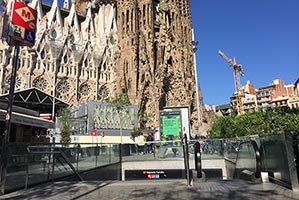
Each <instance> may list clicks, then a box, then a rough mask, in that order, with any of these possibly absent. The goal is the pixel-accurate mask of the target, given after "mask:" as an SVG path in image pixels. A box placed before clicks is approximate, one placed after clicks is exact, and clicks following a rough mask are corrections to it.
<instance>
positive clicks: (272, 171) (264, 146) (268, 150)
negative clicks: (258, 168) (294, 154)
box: [260, 135, 291, 186]
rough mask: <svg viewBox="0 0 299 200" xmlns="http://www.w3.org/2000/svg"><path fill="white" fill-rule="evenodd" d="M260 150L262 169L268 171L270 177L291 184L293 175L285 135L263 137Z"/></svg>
mask: <svg viewBox="0 0 299 200" xmlns="http://www.w3.org/2000/svg"><path fill="white" fill-rule="evenodd" d="M260 152H261V158H262V171H265V172H268V175H269V178H270V179H273V180H274V181H279V182H281V183H283V184H286V185H289V186H290V185H291V177H290V171H289V164H288V163H289V162H288V156H287V151H286V142H285V137H284V135H270V136H267V137H263V138H261V146H260Z"/></svg>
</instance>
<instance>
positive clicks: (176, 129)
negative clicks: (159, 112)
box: [162, 116, 180, 135]
mask: <svg viewBox="0 0 299 200" xmlns="http://www.w3.org/2000/svg"><path fill="white" fill-rule="evenodd" d="M162 123H163V134H164V135H180V117H179V116H176V117H171V118H164V119H162Z"/></svg>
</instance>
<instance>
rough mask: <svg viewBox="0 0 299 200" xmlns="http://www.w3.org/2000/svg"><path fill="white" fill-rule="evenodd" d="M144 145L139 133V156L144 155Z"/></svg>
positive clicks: (143, 138)
mask: <svg viewBox="0 0 299 200" xmlns="http://www.w3.org/2000/svg"><path fill="white" fill-rule="evenodd" d="M144 145H145V137H144V136H143V133H141V132H140V133H139V135H138V145H137V147H138V153H139V154H141V155H142V154H144Z"/></svg>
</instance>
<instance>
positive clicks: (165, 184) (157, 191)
mask: <svg viewBox="0 0 299 200" xmlns="http://www.w3.org/2000/svg"><path fill="white" fill-rule="evenodd" d="M0 199H1V200H2V199H3V200H4V199H7V200H25V199H26V200H27V199H28V200H29V199H30V200H37V199H42V200H59V199H62V200H77V199H78V200H79V199H82V200H83V199H88V200H138V199H140V200H178V199H183V200H184V199H186V200H189V199H190V200H195V199H202V200H208V199H209V200H210V199H217V200H222V199H223V200H224V199H241V200H250V199H258V200H262V199H265V200H269V199H271V200H272V199H283V200H284V199H299V194H297V193H295V192H293V191H291V190H288V189H286V188H283V187H281V186H278V185H275V184H272V183H262V184H252V183H247V182H244V181H240V180H234V181H223V180H219V181H217V180H215V181H211V182H201V183H199V182H198V183H195V184H194V185H193V186H187V185H186V180H159V181H154V180H149V181H147V180H143V181H111V182H109V181H108V182H103V181H102V182H99V181H94V182H55V183H48V184H44V185H39V186H36V187H33V188H29V189H28V190H20V191H17V192H13V193H10V194H6V195H4V196H1V197H0Z"/></svg>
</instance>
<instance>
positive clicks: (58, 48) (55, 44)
mask: <svg viewBox="0 0 299 200" xmlns="http://www.w3.org/2000/svg"><path fill="white" fill-rule="evenodd" d="M47 44H48V45H49V46H50V50H51V53H52V56H53V58H54V61H55V62H54V77H53V79H54V80H51V79H49V80H50V82H51V85H52V103H53V104H52V121H53V122H55V96H56V86H57V84H58V83H59V82H57V78H58V77H57V67H58V66H57V65H58V61H59V59H60V58H61V55H62V50H63V46H64V45H63V44H62V43H61V41H57V40H49V41H47Z"/></svg>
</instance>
